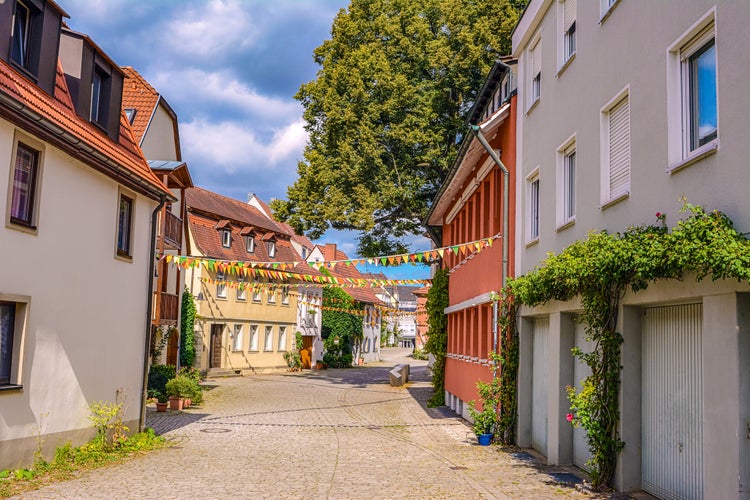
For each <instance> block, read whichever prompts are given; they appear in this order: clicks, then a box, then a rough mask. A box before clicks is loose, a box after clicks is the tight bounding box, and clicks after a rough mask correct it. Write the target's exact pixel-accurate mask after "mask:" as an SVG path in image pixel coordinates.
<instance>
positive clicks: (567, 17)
mask: <svg viewBox="0 0 750 500" xmlns="http://www.w3.org/2000/svg"><path fill="white" fill-rule="evenodd" d="M558 19H559V20H560V22H559V25H558V26H559V28H558V29H559V31H558V33H559V39H560V42H561V43H560V48H559V49H558V53H559V54H560V57H559V60H558V65H559V66H560V67H562V66H563V65H564V64H565V63H566V62H568V61H569V60H570V58H571V57H573V55H575V53H576V0H560V1H559V2H558Z"/></svg>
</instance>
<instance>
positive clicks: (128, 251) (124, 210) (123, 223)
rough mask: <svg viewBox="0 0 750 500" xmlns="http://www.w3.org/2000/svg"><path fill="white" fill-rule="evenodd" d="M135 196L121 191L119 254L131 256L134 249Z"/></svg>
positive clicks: (118, 228)
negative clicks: (132, 196)
mask: <svg viewBox="0 0 750 500" xmlns="http://www.w3.org/2000/svg"><path fill="white" fill-rule="evenodd" d="M133 203H134V200H133V198H131V197H129V196H127V195H125V194H123V193H120V207H119V209H118V215H117V255H119V256H120V257H131V256H132V251H133Z"/></svg>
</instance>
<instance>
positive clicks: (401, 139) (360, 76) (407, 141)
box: [272, 0, 526, 256]
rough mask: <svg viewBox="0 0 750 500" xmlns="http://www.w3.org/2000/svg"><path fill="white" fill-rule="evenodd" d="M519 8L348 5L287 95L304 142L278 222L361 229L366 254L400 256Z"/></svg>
mask: <svg viewBox="0 0 750 500" xmlns="http://www.w3.org/2000/svg"><path fill="white" fill-rule="evenodd" d="M525 3H526V1H525V0H420V1H415V0H352V1H351V4H350V6H349V8H348V9H347V10H344V9H342V10H341V11H340V12H339V13H338V15H337V16H336V18H335V19H334V22H333V27H332V29H331V35H332V36H331V39H330V40H326V41H325V42H323V44H322V45H321V46H320V47H318V48H317V49H316V50H315V53H314V58H315V61H316V62H317V63H318V64H319V65H320V69H319V71H318V74H317V77H316V79H315V80H313V81H311V82H308V83H306V84H303V85H302V87H301V88H300V90H299V92H298V93H297V95H296V96H295V97H296V98H297V99H298V100H299V101H300V102H301V103H302V105H303V106H304V108H305V111H304V118H305V121H306V128H307V131H308V132H309V143H308V145H307V147H306V149H305V152H304V159H303V160H302V161H300V162H299V164H298V167H297V171H298V179H297V180H296V182H295V183H294V184H293V185H292V186H290V187H289V188H288V192H287V198H288V199H287V200H275V201H274V202H273V203H272V206H273V210H274V212H275V215H276V216H277V217H279V218H280V219H283V220H285V221H288V222H289V223H290V224H291V225H292V226H294V227H295V229H297V230H298V231H301V232H304V233H306V234H308V235H309V236H311V237H312V238H318V237H320V236H321V235H322V234H323V233H324V232H325V231H326V230H327V229H329V228H331V227H332V228H334V229H350V230H357V231H360V241H359V253H360V254H361V255H364V256H372V255H378V254H383V253H390V252H402V251H405V248H404V246H403V243H402V237H403V236H404V235H407V234H413V233H419V232H421V230H420V226H421V222H422V220H423V218H424V217H425V215H426V212H427V208H428V204H429V203H430V201H432V199H433V197H434V196H435V194H436V192H437V189H438V188H439V186H440V183H441V181H442V180H443V178H444V176H445V174H446V172H447V169H448V168H449V166H450V164H451V162H452V161H453V158H454V156H455V152H456V149H457V147H458V143H459V141H460V138H461V136H462V135H463V134H465V133H466V127H465V124H464V122H465V118H466V113H467V112H468V110H469V109H470V107H471V104H472V103H473V101H474V99H475V97H476V95H477V92H478V90H479V89H480V88H481V86H482V84H483V82H484V79H485V77H486V75H487V73H488V72H489V69H490V68H491V66H492V64H493V63H494V61H495V60H496V59H497V57H498V56H500V55H502V54H507V53H509V52H510V32H511V30H512V29H513V26H514V25H515V23H516V20H517V19H518V15H519V12H520V11H521V10H522V8H523V6H524V5H525Z"/></svg>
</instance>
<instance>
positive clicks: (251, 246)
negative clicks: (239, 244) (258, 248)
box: [245, 235, 255, 253]
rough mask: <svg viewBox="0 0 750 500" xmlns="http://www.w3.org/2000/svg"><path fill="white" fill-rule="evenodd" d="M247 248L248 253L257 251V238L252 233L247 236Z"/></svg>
mask: <svg viewBox="0 0 750 500" xmlns="http://www.w3.org/2000/svg"><path fill="white" fill-rule="evenodd" d="M245 250H246V251H247V253H255V238H253V237H252V236H251V235H247V236H245Z"/></svg>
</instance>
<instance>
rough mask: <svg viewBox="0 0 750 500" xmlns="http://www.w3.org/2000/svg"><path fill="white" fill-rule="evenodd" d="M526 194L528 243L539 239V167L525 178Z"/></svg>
mask: <svg viewBox="0 0 750 500" xmlns="http://www.w3.org/2000/svg"><path fill="white" fill-rule="evenodd" d="M526 182H527V192H528V212H527V213H528V219H527V221H526V227H527V234H528V238H527V241H528V242H532V241H536V240H538V239H539V167H537V168H536V169H534V172H532V173H531V175H529V176H528V177H527V178H526Z"/></svg>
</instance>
